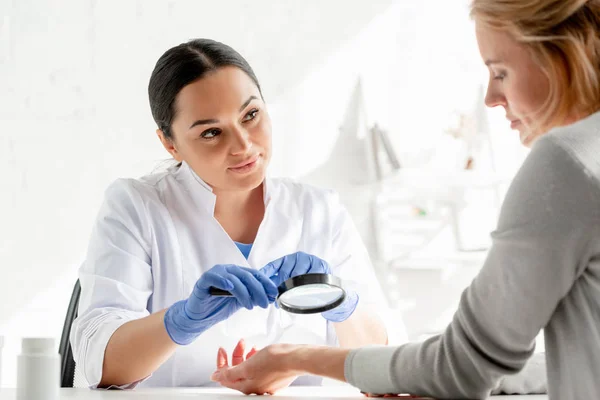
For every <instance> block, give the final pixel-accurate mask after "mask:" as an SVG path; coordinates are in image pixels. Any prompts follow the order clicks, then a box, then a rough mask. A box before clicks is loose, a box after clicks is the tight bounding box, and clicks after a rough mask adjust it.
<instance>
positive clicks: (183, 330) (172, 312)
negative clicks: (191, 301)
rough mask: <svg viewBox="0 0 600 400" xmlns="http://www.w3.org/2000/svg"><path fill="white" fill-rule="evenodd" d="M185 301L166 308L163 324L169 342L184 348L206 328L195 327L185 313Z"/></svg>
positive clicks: (195, 324)
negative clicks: (169, 339)
mask: <svg viewBox="0 0 600 400" xmlns="http://www.w3.org/2000/svg"><path fill="white" fill-rule="evenodd" d="M185 305H186V300H181V301H178V302H176V303H174V304H173V305H171V307H169V308H167V310H166V312H165V316H164V318H163V323H164V326H165V330H166V331H167V334H168V335H169V337H170V338H171V340H172V341H173V342H174V343H176V344H178V345H180V346H186V345H188V344H190V343H192V342H193V341H194V340H196V338H197V337H198V336H200V334H201V333H202V332H204V331H205V330H206V328H207V327H200V326H197V325H198V324H197V323H194V322H196V321H193V320H191V319H190V318H189V317H188V315H187V313H186V311H185Z"/></svg>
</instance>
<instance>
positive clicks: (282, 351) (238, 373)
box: [211, 339, 298, 395]
mask: <svg viewBox="0 0 600 400" xmlns="http://www.w3.org/2000/svg"><path fill="white" fill-rule="evenodd" d="M295 347H296V346H294V345H285V344H275V345H270V346H267V347H266V348H264V349H262V350H260V351H256V349H254V348H252V350H250V352H249V353H248V354H247V355H244V354H245V351H246V345H245V343H244V341H243V339H242V340H240V341H239V343H238V344H237V346H236V347H235V349H234V350H233V354H232V362H231V364H232V366H231V367H230V366H229V365H228V363H227V352H226V351H225V350H224V349H223V348H221V349H219V352H218V355H217V370H216V371H215V372H214V373H213V375H212V376H211V379H212V380H213V381H215V382H219V383H220V384H221V385H223V386H225V387H228V388H231V389H235V390H239V391H240V392H242V393H244V394H260V395H262V394H274V393H275V392H277V391H278V390H281V389H284V388H286V387H288V386H289V385H290V383H292V382H293V381H294V380H295V379H296V377H297V376H298V373H297V372H296V371H293V370H290V369H289V368H287V366H286V363H285V360H286V357H287V355H288V354H289V352H290V351H291V350H292V349H294V348H295Z"/></svg>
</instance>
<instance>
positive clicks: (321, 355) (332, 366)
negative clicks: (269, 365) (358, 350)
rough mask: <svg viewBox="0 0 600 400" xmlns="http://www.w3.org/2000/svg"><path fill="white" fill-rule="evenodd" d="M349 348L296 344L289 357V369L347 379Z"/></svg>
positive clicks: (301, 373) (300, 372) (298, 373)
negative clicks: (346, 364)
mask: <svg viewBox="0 0 600 400" xmlns="http://www.w3.org/2000/svg"><path fill="white" fill-rule="evenodd" d="M349 352H350V350H349V349H341V348H335V347H327V346H311V345H303V346H296V348H295V349H294V350H293V351H292V352H291V354H290V356H289V357H287V363H288V364H287V365H285V366H284V368H286V369H287V370H288V371H290V372H292V371H293V372H295V373H296V374H297V375H303V374H310V375H318V376H323V377H327V378H332V379H337V380H340V381H345V378H344V365H345V362H346V357H347V356H348V353H349Z"/></svg>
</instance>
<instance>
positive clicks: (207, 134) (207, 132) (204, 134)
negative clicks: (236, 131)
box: [200, 129, 221, 139]
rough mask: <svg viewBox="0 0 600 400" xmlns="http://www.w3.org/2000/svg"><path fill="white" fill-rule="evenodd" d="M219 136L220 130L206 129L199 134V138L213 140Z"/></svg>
mask: <svg viewBox="0 0 600 400" xmlns="http://www.w3.org/2000/svg"><path fill="white" fill-rule="evenodd" d="M220 134H221V130H220V129H207V130H205V131H204V132H202V133H201V134H200V137H202V138H204V139H213V138H215V137H217V136H219V135H220Z"/></svg>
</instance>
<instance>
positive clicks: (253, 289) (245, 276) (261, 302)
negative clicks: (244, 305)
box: [227, 266, 270, 309]
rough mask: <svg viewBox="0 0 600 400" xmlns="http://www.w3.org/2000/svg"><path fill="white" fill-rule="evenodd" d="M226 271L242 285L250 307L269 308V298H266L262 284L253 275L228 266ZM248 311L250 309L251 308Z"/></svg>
mask: <svg viewBox="0 0 600 400" xmlns="http://www.w3.org/2000/svg"><path fill="white" fill-rule="evenodd" d="M227 270H228V272H230V273H231V274H232V275H235V276H236V277H237V278H238V279H239V280H240V282H242V283H243V284H244V286H245V288H246V291H247V292H248V294H249V296H250V300H251V305H252V306H254V305H258V306H261V307H262V308H267V307H268V306H269V303H270V302H269V298H268V297H267V293H266V292H265V288H264V287H263V285H262V283H261V282H259V281H258V279H257V278H255V277H254V274H252V273H250V272H248V270H246V269H243V268H241V267H237V266H230V267H228V268H227ZM231 281H233V279H231ZM232 293H233V292H232ZM249 309H252V307H251V308H249Z"/></svg>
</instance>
